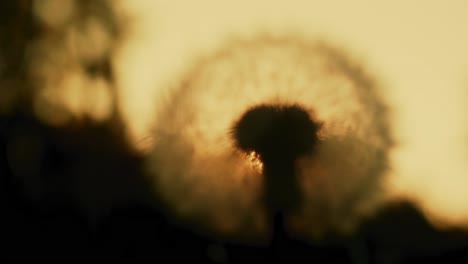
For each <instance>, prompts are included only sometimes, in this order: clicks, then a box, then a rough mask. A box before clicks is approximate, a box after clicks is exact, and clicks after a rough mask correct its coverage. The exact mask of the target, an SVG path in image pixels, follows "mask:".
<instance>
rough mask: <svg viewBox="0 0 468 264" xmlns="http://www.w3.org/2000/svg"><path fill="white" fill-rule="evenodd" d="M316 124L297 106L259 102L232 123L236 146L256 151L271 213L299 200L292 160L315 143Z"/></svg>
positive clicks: (310, 148)
mask: <svg viewBox="0 0 468 264" xmlns="http://www.w3.org/2000/svg"><path fill="white" fill-rule="evenodd" d="M318 129H319V125H318V123H316V122H314V121H312V120H311V118H310V117H309V115H308V113H307V112H306V111H304V110H303V109H301V108H300V107H299V106H297V105H292V106H276V105H261V106H257V107H253V108H251V109H250V110H248V111H247V112H246V113H245V114H244V115H243V116H242V117H241V119H240V120H239V121H238V122H237V123H236V124H235V126H234V131H233V134H234V139H235V141H236V142H237V145H238V147H239V148H240V149H242V150H244V151H247V152H250V151H255V152H257V153H258V154H259V156H260V159H261V161H262V163H263V173H264V176H265V178H266V180H265V185H266V186H265V199H266V204H267V208H269V209H270V210H271V211H272V212H273V213H274V212H277V211H289V210H292V209H293V208H295V207H297V206H298V205H299V203H300V200H301V198H300V188H299V186H298V185H299V183H298V181H297V179H296V172H295V168H294V167H295V166H294V162H295V160H296V159H297V158H298V157H299V156H301V155H303V154H305V153H307V152H311V151H312V150H313V148H314V146H315V145H316V143H317V140H318V139H317V131H318Z"/></svg>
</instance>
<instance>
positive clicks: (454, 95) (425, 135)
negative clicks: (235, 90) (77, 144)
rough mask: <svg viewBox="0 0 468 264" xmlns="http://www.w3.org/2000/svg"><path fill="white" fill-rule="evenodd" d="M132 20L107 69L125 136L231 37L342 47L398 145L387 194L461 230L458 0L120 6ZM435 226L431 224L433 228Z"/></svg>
mask: <svg viewBox="0 0 468 264" xmlns="http://www.w3.org/2000/svg"><path fill="white" fill-rule="evenodd" d="M121 4H122V6H123V7H124V9H125V10H127V12H128V13H129V14H131V15H134V16H135V20H134V21H133V22H132V23H133V24H132V25H131V32H129V34H128V36H127V40H126V42H125V43H124V44H123V45H122V46H121V47H120V49H119V51H118V53H117V55H116V58H115V63H116V66H117V71H118V72H117V76H118V77H117V78H118V85H119V93H120V94H119V98H120V106H121V110H122V112H123V113H124V117H125V118H126V120H127V121H128V123H129V126H130V134H131V136H132V138H133V139H134V141H135V142H140V141H141V139H142V138H144V137H145V136H146V135H147V134H148V130H149V128H150V125H151V123H152V121H154V113H155V112H156V111H157V107H158V102H157V100H158V98H164V96H166V95H167V89H165V88H163V87H167V86H168V83H170V82H171V81H174V80H175V79H176V75H177V74H176V73H177V72H180V71H181V70H183V67H184V65H187V63H190V62H191V60H192V59H193V55H196V54H199V53H203V52H208V51H210V50H211V49H212V48H214V47H216V45H218V44H219V43H222V42H223V41H224V40H225V38H226V37H230V36H232V35H246V34H247V35H248V34H251V33H255V32H258V31H268V32H273V33H275V32H290V31H293V32H300V33H303V34H306V35H308V36H311V37H319V38H324V39H326V40H328V41H331V42H332V43H335V44H337V45H338V46H341V47H343V48H345V49H346V50H347V51H348V53H351V55H352V56H353V57H354V58H356V59H358V60H360V61H361V60H362V61H363V63H364V64H365V65H366V66H367V67H368V69H369V70H370V72H372V73H373V74H374V75H375V76H376V77H377V78H378V79H379V81H380V82H381V84H382V85H383V88H384V94H385V96H386V98H387V100H388V101H389V103H390V105H391V107H392V108H393V110H394V122H393V125H394V133H395V136H396V139H397V141H398V143H399V146H398V148H396V149H395V151H394V152H393V153H392V163H391V166H392V168H393V173H392V180H391V185H392V186H393V188H392V189H393V190H394V192H395V193H396V194H398V195H405V196H409V197H411V198H413V199H415V200H417V201H419V202H420V204H421V205H422V207H423V208H424V209H425V210H426V212H428V213H429V215H431V216H433V217H435V218H437V219H442V220H444V222H447V223H453V224H463V225H466V226H468V191H466V186H468V125H467V124H468V118H467V117H466V115H465V113H467V112H468V109H467V108H468V107H467V106H466V105H467V104H466V102H467V100H468V30H467V28H466V25H468V2H467V1H461V0H460V1H422V0H421V1H386V2H385V3H384V2H382V1H380V2H378V1H371V0H366V1H291V0H289V1H266V0H265V1H247V0H244V1H230V2H228V1H214V0H212V1H207V0H204V1H188V0H187V1H152V0H146V1H145V0H132V1H122V2H121ZM435 218H434V219H435Z"/></svg>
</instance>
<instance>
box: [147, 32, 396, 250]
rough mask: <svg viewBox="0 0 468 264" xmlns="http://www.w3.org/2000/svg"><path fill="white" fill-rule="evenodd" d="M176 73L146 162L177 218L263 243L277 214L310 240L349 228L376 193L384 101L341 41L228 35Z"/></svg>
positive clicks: (387, 139)
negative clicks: (338, 43) (334, 44)
mask: <svg viewBox="0 0 468 264" xmlns="http://www.w3.org/2000/svg"><path fill="white" fill-rule="evenodd" d="M176 77H177V78H180V79H178V80H179V81H178V82H176V86H175V87H172V88H170V91H171V93H170V96H169V97H168V98H167V99H168V100H160V101H158V102H159V103H160V104H161V105H162V106H161V111H159V112H158V113H157V116H156V118H155V123H154V131H153V135H154V138H155V144H154V147H153V148H152V150H151V151H150V152H149V155H148V159H147V165H148V170H149V172H150V176H151V178H152V180H153V182H154V184H155V186H156V189H157V191H158V193H159V194H160V195H161V197H162V199H163V201H164V202H165V203H167V207H168V208H170V210H171V214H174V217H175V218H178V219H181V220H182V221H187V222H190V225H193V227H194V228H196V229H205V230H207V231H209V232H210V233H211V231H213V232H214V233H217V234H222V235H227V236H230V237H231V236H232V237H236V238H237V237H241V239H243V238H244V237H245V238H246V239H249V240H250V239H257V238H259V240H264V239H266V240H268V239H269V238H270V236H271V235H272V234H271V232H270V231H269V230H271V220H272V219H271V218H272V217H273V218H274V219H273V224H274V227H275V231H279V230H278V229H277V227H279V226H278V225H277V224H278V223H279V222H278V221H277V220H279V221H280V222H281V221H282V218H284V216H285V215H286V216H288V225H287V227H288V231H290V234H291V236H296V235H300V236H305V237H314V238H315V237H322V236H325V235H327V234H329V233H335V232H336V233H343V232H352V231H353V230H355V228H356V227H357V226H358V224H359V223H360V221H361V219H362V218H363V217H365V216H366V215H368V214H371V213H372V212H373V211H374V210H375V209H376V208H377V207H378V206H379V203H380V202H381V200H382V199H383V198H384V194H385V193H384V192H383V191H381V183H382V180H383V177H384V176H385V173H386V171H387V153H388V150H389V149H390V147H391V146H392V140H391V135H390V132H389V124H388V121H389V120H388V116H387V106H386V105H385V103H384V102H383V101H382V98H381V97H380V95H379V93H378V89H377V88H378V84H377V83H376V82H375V81H374V79H373V78H371V77H370V76H368V75H367V71H366V70H365V68H363V67H362V66H361V65H360V64H359V63H356V62H355V61H353V60H352V59H350V58H349V57H348V56H347V55H346V54H344V53H343V52H342V51H341V50H339V49H337V48H334V47H332V46H329V45H328V44H325V43H321V42H315V41H310V40H307V39H304V38H301V37H298V36H284V37H272V36H256V37H254V38H252V39H246V40H244V39H240V40H233V41H230V42H228V43H227V44H226V45H225V46H221V47H220V49H219V50H216V51H214V52H212V53H209V54H207V55H206V56H204V57H201V58H200V59H199V60H196V61H195V63H194V64H192V65H189V66H188V68H187V70H186V71H183V72H181V76H176ZM318 135H320V139H319V138H318ZM258 160H260V161H261V163H262V164H261V166H258V163H259V161H258ZM265 213H266V214H265ZM289 216H291V217H289ZM278 217H279V219H278ZM277 235H278V234H277V233H276V232H275V234H274V237H276V236H277ZM266 240H264V241H266Z"/></svg>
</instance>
